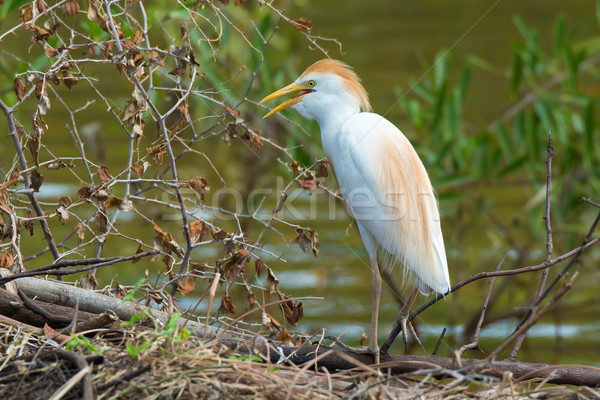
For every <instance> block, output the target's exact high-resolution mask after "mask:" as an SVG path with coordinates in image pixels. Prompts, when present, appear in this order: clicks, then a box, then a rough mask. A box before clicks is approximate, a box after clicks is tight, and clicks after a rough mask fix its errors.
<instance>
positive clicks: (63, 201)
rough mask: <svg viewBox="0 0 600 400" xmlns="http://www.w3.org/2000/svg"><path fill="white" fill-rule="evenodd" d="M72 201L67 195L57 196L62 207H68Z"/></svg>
mask: <svg viewBox="0 0 600 400" xmlns="http://www.w3.org/2000/svg"><path fill="white" fill-rule="evenodd" d="M72 203H73V200H71V198H70V197H69V196H61V197H59V198H58V205H59V206H62V207H65V208H67V207H69V206H70V205H71V204H72Z"/></svg>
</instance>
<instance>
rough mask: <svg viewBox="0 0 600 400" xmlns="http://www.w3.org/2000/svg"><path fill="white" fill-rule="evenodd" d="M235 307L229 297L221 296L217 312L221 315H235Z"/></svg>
mask: <svg viewBox="0 0 600 400" xmlns="http://www.w3.org/2000/svg"><path fill="white" fill-rule="evenodd" d="M236 311H237V307H236V306H235V304H233V299H232V298H231V297H230V296H223V299H221V306H220V307H219V312H220V313H222V314H235V312H236Z"/></svg>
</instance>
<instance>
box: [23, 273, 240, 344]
mask: <svg viewBox="0 0 600 400" xmlns="http://www.w3.org/2000/svg"><path fill="white" fill-rule="evenodd" d="M14 282H16V284H17V287H18V288H19V289H21V290H23V292H24V293H25V294H27V296H29V297H34V296H35V298H36V299H38V300H41V301H43V302H46V303H51V304H59V305H62V306H67V307H75V306H76V305H78V306H79V310H81V311H84V312H89V313H94V314H101V313H105V312H109V313H114V314H115V315H116V316H117V317H119V319H121V320H122V321H129V320H130V319H131V318H132V317H133V316H135V315H138V314H142V313H146V314H147V315H149V316H151V317H152V318H154V319H155V320H156V321H158V322H159V323H160V324H161V325H163V326H164V325H166V324H167V322H169V319H170V317H171V315H169V313H166V312H163V311H160V310H156V309H153V308H149V307H144V306H142V305H140V304H138V303H135V302H132V301H122V300H120V299H117V298H113V297H109V296H106V295H104V294H101V293H96V292H93V291H90V290H86V289H81V288H78V287H74V286H70V285H65V284H61V283H57V282H52V281H46V280H42V279H38V278H19V279H17V280H15V281H14ZM24 322H26V321H24ZM177 324H178V325H179V326H180V327H183V326H185V328H186V329H189V330H190V331H192V332H193V334H194V335H196V336H199V337H203V338H207V339H214V338H216V337H217V335H220V337H233V338H239V336H238V335H236V334H235V333H233V332H223V331H222V330H219V329H218V328H215V327H213V326H210V325H204V324H201V323H198V322H194V321H189V320H185V319H184V318H182V319H180V320H179V321H178V322H177Z"/></svg>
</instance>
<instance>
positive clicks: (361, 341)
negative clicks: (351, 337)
mask: <svg viewBox="0 0 600 400" xmlns="http://www.w3.org/2000/svg"><path fill="white" fill-rule="evenodd" d="M367 339H368V338H367V334H366V333H365V331H364V330H363V331H362V335H360V339H358V344H359V345H360V346H364V345H365V343H367Z"/></svg>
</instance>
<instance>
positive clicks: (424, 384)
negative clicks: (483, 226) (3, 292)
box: [0, 326, 600, 399]
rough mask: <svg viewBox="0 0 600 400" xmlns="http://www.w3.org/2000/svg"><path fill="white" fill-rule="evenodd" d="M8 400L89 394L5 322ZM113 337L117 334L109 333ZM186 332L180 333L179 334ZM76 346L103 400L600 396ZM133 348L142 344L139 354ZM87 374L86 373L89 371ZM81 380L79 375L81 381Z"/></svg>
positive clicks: (154, 339) (52, 351)
mask: <svg viewBox="0 0 600 400" xmlns="http://www.w3.org/2000/svg"><path fill="white" fill-rule="evenodd" d="M0 327H1V329H0V347H1V349H0V350H1V351H2V354H3V358H2V360H1V362H0V398H2V399H41V398H46V399H48V398H51V396H53V395H55V396H56V395H57V393H58V392H59V390H60V389H61V387H63V385H65V383H67V382H69V381H71V382H72V383H73V382H75V385H74V386H73V387H72V388H71V389H69V390H66V391H63V397H58V396H57V398H62V399H79V398H82V390H83V379H79V380H78V378H79V376H78V377H76V374H77V373H78V372H79V368H78V367H77V366H75V365H74V363H73V362H72V361H70V360H68V359H67V358H65V357H61V354H60V353H59V352H58V351H57V350H56V343H55V342H54V341H52V340H47V339H43V338H41V337H38V336H35V335H33V334H31V333H26V332H24V331H20V330H16V329H15V328H12V327H7V326H0ZM109 336H110V337H109ZM174 336H178V335H174ZM90 342H91V343H92V344H93V345H94V346H95V348H96V349H97V351H98V353H97V354H94V353H93V352H92V351H90V350H89V349H88V348H86V347H85V346H83V345H80V346H78V347H77V348H75V349H74V350H73V351H74V352H76V353H78V354H80V355H81V356H82V357H84V358H85V359H86V361H87V362H88V364H89V365H90V367H91V374H92V382H93V386H94V391H95V392H96V396H97V398H98V399H221V398H224V399H338V398H353V399H415V398H416V399H418V398H427V399H455V398H457V399H460V398H485V399H504V398H506V399H512V398H519V399H523V398H525V399H543V398H546V399H550V398H551V399H558V398H561V399H562V398H571V399H599V398H600V392H598V391H597V390H594V389H591V388H586V387H579V388H576V387H566V386H557V385H549V384H544V383H543V382H541V383H540V382H535V383H528V384H525V385H523V384H517V383H515V382H514V381H513V380H512V379H511V377H510V376H505V377H504V379H503V380H500V381H498V380H487V381H482V380H480V379H478V378H479V377H478V376H475V375H473V376H467V375H462V374H459V373H456V374H454V376H453V378H447V379H445V380H444V381H436V380H435V379H433V378H432V375H433V373H432V371H429V372H428V371H423V372H421V373H418V374H410V376H407V375H405V376H390V375H387V374H386V373H385V372H384V371H378V370H374V369H370V368H369V367H364V368H362V369H356V370H354V371H344V372H336V371H325V370H320V371H315V370H314V369H313V368H312V366H311V368H308V366H305V367H299V366H289V365H282V364H280V365H274V364H265V363H262V362H257V361H253V358H254V359H256V357H253V358H251V357H248V356H247V355H244V354H240V353H236V352H234V351H232V350H231V349H228V348H225V347H222V346H219V345H216V344H214V343H201V342H200V340H198V338H195V337H190V338H188V339H187V340H186V339H183V338H181V337H179V338H177V339H173V338H172V337H170V336H169V335H165V334H164V333H160V332H157V331H154V330H141V329H139V328H131V329H128V330H125V329H124V330H122V331H119V332H111V333H109V334H105V336H104V337H102V338H100V337H97V338H94V339H92V340H91V341H90ZM128 346H129V348H130V349H131V348H137V349H138V354H137V356H132V355H131V354H130V351H128ZM82 375H83V374H80V376H82ZM74 377H76V378H74Z"/></svg>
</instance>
